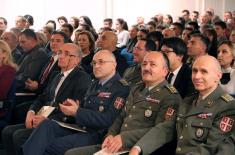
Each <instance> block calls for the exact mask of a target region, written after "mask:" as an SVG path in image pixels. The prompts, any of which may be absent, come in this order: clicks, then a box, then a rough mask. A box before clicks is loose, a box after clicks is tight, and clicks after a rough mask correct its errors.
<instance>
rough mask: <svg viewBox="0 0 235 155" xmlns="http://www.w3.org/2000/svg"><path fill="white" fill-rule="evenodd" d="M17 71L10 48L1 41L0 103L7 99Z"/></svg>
mask: <svg viewBox="0 0 235 155" xmlns="http://www.w3.org/2000/svg"><path fill="white" fill-rule="evenodd" d="M16 70H17V65H16V64H14V63H13V60H12V55H11V49H10V47H9V46H8V44H7V43H6V42H5V41H3V40H0V101H1V100H6V99H7V97H8V92H9V90H10V88H11V86H12V83H13V81H14V78H15V74H16Z"/></svg>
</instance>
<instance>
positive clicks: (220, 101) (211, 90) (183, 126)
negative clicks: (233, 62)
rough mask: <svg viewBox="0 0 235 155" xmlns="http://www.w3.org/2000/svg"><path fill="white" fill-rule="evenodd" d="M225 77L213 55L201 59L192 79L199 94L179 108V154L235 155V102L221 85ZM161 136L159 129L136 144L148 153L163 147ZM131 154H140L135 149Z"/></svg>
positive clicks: (187, 99) (144, 152) (189, 98)
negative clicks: (221, 79)
mask: <svg viewBox="0 0 235 155" xmlns="http://www.w3.org/2000/svg"><path fill="white" fill-rule="evenodd" d="M221 75H222V73H221V67H220V64H219V63H218V61H217V60H216V59H215V58H214V57H212V56H201V57H199V58H198V59H197V60H196V61H195V63H194V64H193V68H192V80H193V84H194V86H195V88H196V89H197V90H198V92H199V93H197V94H193V95H191V96H189V97H187V98H185V99H184V102H183V103H182V104H181V105H180V107H179V112H178V114H177V115H178V116H177V123H176V127H177V139H178V142H177V148H176V154H177V155H221V154H224V155H225V154H226V155H234V154H235V153H234V119H235V100H234V98H232V97H231V96H230V95H228V94H227V93H226V92H224V91H223V90H222V89H221V88H220V87H219V86H218V84H219V81H220V78H221ZM166 129H167V128H166ZM162 130H164V129H162ZM161 137H162V132H161V130H159V129H156V130H153V132H151V133H150V132H149V133H148V134H146V135H145V136H144V137H143V138H142V139H141V140H140V141H139V142H138V143H137V144H136V145H137V146H139V147H140V148H141V151H142V154H148V153H146V152H152V151H154V150H155V149H158V148H159V140H160V138H161ZM130 154H131V155H136V154H139V151H138V150H137V149H136V148H133V149H132V150H131V153H130Z"/></svg>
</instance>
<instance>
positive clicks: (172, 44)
mask: <svg viewBox="0 0 235 155" xmlns="http://www.w3.org/2000/svg"><path fill="white" fill-rule="evenodd" d="M161 51H162V52H163V53H165V54H166V55H167V57H168V59H169V61H170V72H169V74H168V76H167V81H168V82H169V83H170V84H172V85H173V86H174V87H175V88H176V89H177V90H178V92H179V93H180V95H181V97H182V98H184V97H185V96H186V95H189V94H192V93H193V92H195V90H194V86H193V83H192V79H191V69H190V67H189V66H187V65H186V64H184V63H183V58H184V56H185V55H186V53H187V47H186V45H185V43H184V42H183V40H182V39H180V38H178V37H172V38H167V39H165V40H164V41H163V45H162V48H161Z"/></svg>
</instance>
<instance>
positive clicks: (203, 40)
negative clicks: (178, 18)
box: [190, 33, 210, 52]
mask: <svg viewBox="0 0 235 155" xmlns="http://www.w3.org/2000/svg"><path fill="white" fill-rule="evenodd" d="M192 37H196V38H200V40H201V41H202V43H203V44H204V45H205V46H206V52H208V47H209V44H210V40H209V38H208V37H206V36H204V35H203V34H201V33H194V34H192V35H191V36H190V38H192Z"/></svg>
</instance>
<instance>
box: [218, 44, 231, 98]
mask: <svg viewBox="0 0 235 155" xmlns="http://www.w3.org/2000/svg"><path fill="white" fill-rule="evenodd" d="M217 59H218V61H219V63H220V65H221V68H222V73H223V76H222V78H221V80H220V82H221V87H222V88H223V89H224V90H225V91H227V92H228V93H229V94H231V95H235V69H234V68H233V67H234V60H235V47H234V45H233V44H232V42H231V41H228V40H226V41H223V42H221V43H220V44H219V45H218V55H217Z"/></svg>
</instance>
